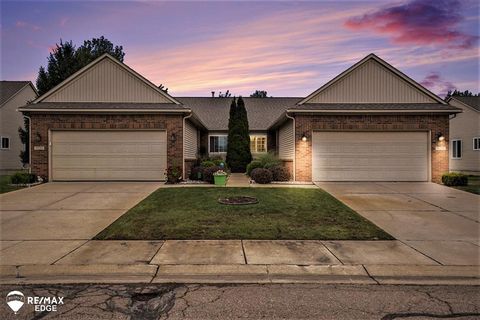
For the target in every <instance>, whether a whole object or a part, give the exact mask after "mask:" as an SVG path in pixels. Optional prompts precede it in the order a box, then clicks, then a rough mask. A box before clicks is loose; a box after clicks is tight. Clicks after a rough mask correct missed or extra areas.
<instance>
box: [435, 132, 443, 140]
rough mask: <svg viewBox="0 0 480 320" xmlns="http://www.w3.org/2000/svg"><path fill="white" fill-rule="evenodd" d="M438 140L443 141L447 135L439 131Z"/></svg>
mask: <svg viewBox="0 0 480 320" xmlns="http://www.w3.org/2000/svg"><path fill="white" fill-rule="evenodd" d="M437 140H438V141H443V140H445V137H444V136H443V134H442V133H441V132H439V133H437Z"/></svg>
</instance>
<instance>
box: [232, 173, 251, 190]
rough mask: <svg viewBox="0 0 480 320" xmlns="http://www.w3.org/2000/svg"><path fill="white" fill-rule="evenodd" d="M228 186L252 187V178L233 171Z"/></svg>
mask: <svg viewBox="0 0 480 320" xmlns="http://www.w3.org/2000/svg"><path fill="white" fill-rule="evenodd" d="M227 187H250V178H249V177H248V176H247V175H246V174H244V173H232V174H230V176H229V177H228V181H227Z"/></svg>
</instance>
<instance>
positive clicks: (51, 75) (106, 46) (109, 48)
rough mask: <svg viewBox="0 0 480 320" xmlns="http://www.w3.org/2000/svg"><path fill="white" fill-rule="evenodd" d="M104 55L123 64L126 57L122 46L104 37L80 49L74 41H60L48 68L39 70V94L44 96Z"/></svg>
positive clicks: (89, 41)
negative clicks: (106, 54)
mask: <svg viewBox="0 0 480 320" xmlns="http://www.w3.org/2000/svg"><path fill="white" fill-rule="evenodd" d="M104 53H108V54H110V55H111V56H113V57H114V58H116V59H118V60H119V61H121V62H123V59H124V57H125V53H124V52H123V47H122V46H114V45H113V43H112V42H110V41H109V40H108V39H106V38H105V37H103V36H102V37H100V38H93V39H91V40H86V41H84V42H83V45H81V46H80V47H79V48H78V49H76V48H75V45H74V44H73V42H72V41H66V42H63V41H62V40H60V44H58V43H57V44H56V45H55V49H53V51H52V52H51V53H50V55H49V57H48V58H47V67H46V68H45V67H43V66H41V67H40V69H39V70H38V76H37V81H36V85H37V90H38V93H39V94H40V95H42V94H44V93H45V92H47V91H48V90H50V89H52V88H53V87H55V86H56V85H58V84H59V83H60V82H62V81H63V80H65V79H67V78H68V77H69V76H71V75H72V74H74V73H75V72H77V71H78V70H80V69H81V68H83V67H84V66H86V65H87V64H89V63H90V62H92V61H93V60H95V59H96V58H98V57H100V56H101V55H102V54H104Z"/></svg>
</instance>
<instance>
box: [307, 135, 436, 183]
mask: <svg viewBox="0 0 480 320" xmlns="http://www.w3.org/2000/svg"><path fill="white" fill-rule="evenodd" d="M427 140H428V135H427V133H426V132H314V134H313V140H312V144H313V149H312V175H313V180H317V181H426V180H427V179H428V144H427V143H428V141H427Z"/></svg>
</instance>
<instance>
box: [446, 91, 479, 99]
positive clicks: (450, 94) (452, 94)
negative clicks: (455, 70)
mask: <svg viewBox="0 0 480 320" xmlns="http://www.w3.org/2000/svg"><path fill="white" fill-rule="evenodd" d="M479 95H480V94H479V93H477V94H473V93H472V92H470V91H468V90H465V91H459V90H457V89H455V90H453V92H452V90H448V92H447V95H446V96H445V100H446V99H448V98H450V97H455V96H456V97H478V96H479Z"/></svg>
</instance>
